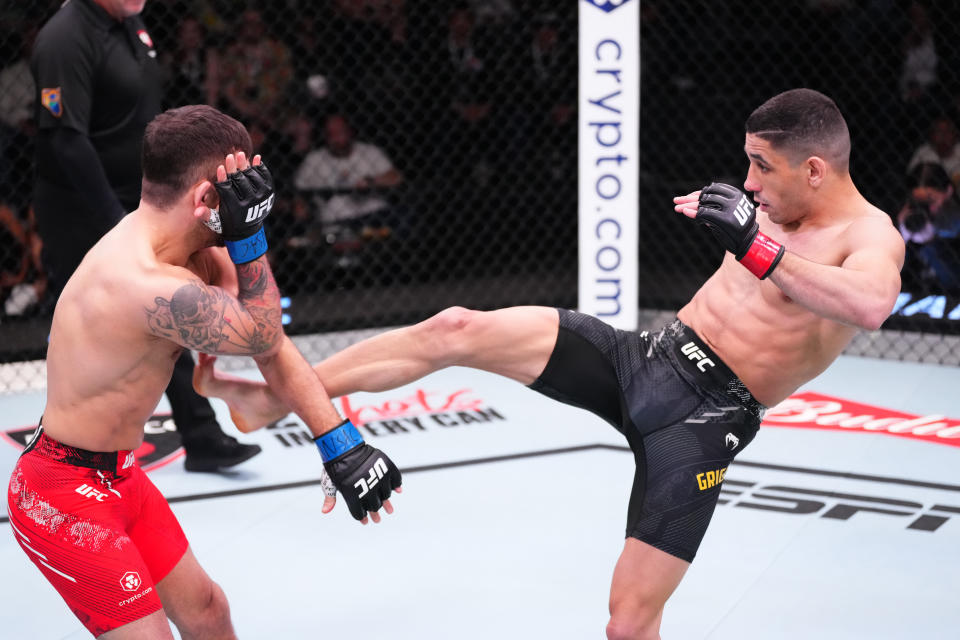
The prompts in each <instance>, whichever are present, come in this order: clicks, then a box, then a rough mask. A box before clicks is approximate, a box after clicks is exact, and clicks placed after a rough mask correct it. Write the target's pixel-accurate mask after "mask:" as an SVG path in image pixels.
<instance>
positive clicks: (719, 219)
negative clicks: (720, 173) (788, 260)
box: [694, 182, 784, 280]
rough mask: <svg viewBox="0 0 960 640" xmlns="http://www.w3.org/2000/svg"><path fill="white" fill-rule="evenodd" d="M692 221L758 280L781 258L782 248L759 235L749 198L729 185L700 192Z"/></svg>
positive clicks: (710, 187) (766, 274) (714, 186)
mask: <svg viewBox="0 0 960 640" xmlns="http://www.w3.org/2000/svg"><path fill="white" fill-rule="evenodd" d="M694 220H696V222H698V223H700V224H702V225H704V226H705V227H707V228H708V229H710V231H711V233H713V235H714V237H716V239H717V240H718V241H719V242H720V244H721V245H723V248H724V249H726V250H727V251H729V252H730V253H732V254H733V255H734V257H736V259H737V260H738V261H739V262H740V264H742V265H743V266H745V267H746V268H747V269H748V270H749V271H750V273H752V274H753V275H755V276H757V277H758V278H760V279H761V280H763V279H764V278H766V277H767V276H769V275H770V274H771V273H772V272H773V270H774V268H776V266H777V264H779V262H780V259H781V258H782V257H783V252H784V247H783V245H782V244H780V243H779V242H777V241H776V240H771V239H770V238H768V237H767V236H765V235H764V234H762V233H760V225H759V224H757V209H756V207H754V206H753V203H752V202H750V198H749V197H748V196H747V194H745V193H744V192H743V191H740V189H737V188H736V187H733V186H731V185H729V184H724V183H722V182H712V183H710V185H709V186H706V187H704V188H703V190H702V191H700V203H699V205H698V207H697V217H696V218H694Z"/></svg>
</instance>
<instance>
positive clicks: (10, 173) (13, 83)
mask: <svg viewBox="0 0 960 640" xmlns="http://www.w3.org/2000/svg"><path fill="white" fill-rule="evenodd" d="M36 35H37V28H36V26H34V25H30V26H28V27H27V28H26V29H24V30H23V31H22V33H21V34H20V37H21V38H22V40H21V42H20V46H19V48H20V55H19V57H17V58H15V59H14V61H13V62H12V63H10V64H8V65H7V66H5V67H3V68H2V69H0V205H2V204H3V203H6V204H7V205H9V206H11V207H13V208H14V209H16V210H18V211H19V210H23V209H25V208H26V206H27V203H28V202H29V192H30V189H29V184H30V183H31V182H32V181H33V175H32V173H33V164H32V161H33V137H34V134H35V133H36V128H35V126H34V120H33V109H34V101H35V94H36V85H35V84H34V82H33V76H32V75H30V52H31V50H32V49H33V42H34V40H35V38H36ZM0 251H2V245H0ZM2 257H3V256H2V255H0V259H2Z"/></svg>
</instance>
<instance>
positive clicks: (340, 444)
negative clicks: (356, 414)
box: [314, 420, 400, 520]
mask: <svg viewBox="0 0 960 640" xmlns="http://www.w3.org/2000/svg"><path fill="white" fill-rule="evenodd" d="M314 442H316V443H317V448H318V449H320V457H321V458H322V459H323V466H324V468H325V469H326V470H327V473H328V474H330V479H331V480H333V483H334V484H335V485H336V487H337V489H338V490H339V491H340V493H341V495H343V499H344V500H346V501H347V506H348V507H349V508H350V515H352V516H353V517H354V518H356V519H357V520H363V519H364V518H365V517H366V516H367V512H368V511H377V510H379V509H380V507H381V506H383V501H384V500H386V499H387V498H389V497H390V493H391V492H392V491H393V490H394V489H396V488H397V487H399V486H400V469H398V468H397V465H395V464H393V461H392V460H390V458H388V457H387V455H386V454H385V453H383V452H382V451H380V450H379V449H377V448H376V447H371V446H370V445H368V444H366V443H365V442H364V441H363V437H362V436H361V435H360V432H359V431H357V428H356V427H355V426H353V423H352V422H350V421H349V420H344V421H343V422H342V423H341V424H340V425H339V426H337V427H335V428H333V429H331V430H330V431H327V432H326V433H324V434H323V435H320V436H317V437H316V438H315V439H314Z"/></svg>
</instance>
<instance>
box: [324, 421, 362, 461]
mask: <svg viewBox="0 0 960 640" xmlns="http://www.w3.org/2000/svg"><path fill="white" fill-rule="evenodd" d="M313 441H314V442H316V443H317V448H318V449H319V450H320V458H321V459H322V460H323V461H324V462H330V461H331V460H333V459H334V458H339V457H340V456H342V455H343V454H345V453H346V452H347V451H350V450H351V449H353V448H354V447H359V446H360V445H362V444H363V436H361V435H360V432H359V431H357V428H356V427H355V426H353V423H352V422H350V421H349V420H344V421H343V422H341V423H340V424H339V426H336V427H334V428H333V429H331V430H330V431H327V432H326V433H324V434H322V435H319V436H317V437H316V438H314V439H313Z"/></svg>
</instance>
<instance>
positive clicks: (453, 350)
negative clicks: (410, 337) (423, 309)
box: [419, 307, 483, 364]
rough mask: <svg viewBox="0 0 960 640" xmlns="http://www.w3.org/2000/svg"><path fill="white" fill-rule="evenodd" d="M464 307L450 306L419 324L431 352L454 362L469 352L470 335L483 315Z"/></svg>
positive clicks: (446, 361) (451, 362)
mask: <svg viewBox="0 0 960 640" xmlns="http://www.w3.org/2000/svg"><path fill="white" fill-rule="evenodd" d="M482 313H483V312H482V311H474V310H473V309H466V308H464V307H449V308H447V309H444V310H443V311H441V312H440V313H438V314H436V315H435V316H432V317H431V318H429V319H427V320H425V321H424V322H422V323H421V324H420V325H419V329H420V332H421V335H422V337H423V339H424V340H426V341H427V342H428V343H429V344H430V349H431V353H433V354H435V355H436V356H437V357H438V358H440V359H442V360H444V361H445V364H453V363H455V362H456V361H457V360H458V358H459V357H460V356H461V355H463V354H464V353H466V352H468V351H469V349H470V347H469V337H470V334H471V330H472V329H473V327H474V325H475V324H476V323H477V322H478V320H479V318H480V317H481V315H482Z"/></svg>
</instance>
